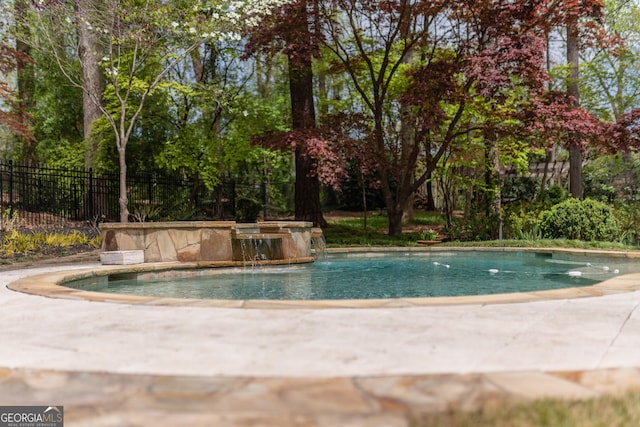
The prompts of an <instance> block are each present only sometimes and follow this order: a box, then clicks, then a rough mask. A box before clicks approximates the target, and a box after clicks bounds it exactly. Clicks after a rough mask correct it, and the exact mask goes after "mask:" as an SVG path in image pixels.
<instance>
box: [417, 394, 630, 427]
mask: <svg viewBox="0 0 640 427" xmlns="http://www.w3.org/2000/svg"><path fill="white" fill-rule="evenodd" d="M639 425H640V392H629V393H625V394H623V395H619V396H612V395H608V396H603V397H599V398H595V399H588V400H580V401H564V400H556V399H543V400H538V401H534V402H528V403H519V404H507V405H501V406H499V407H496V408H493V409H488V410H480V411H475V412H452V413H448V414H440V415H434V416H429V417H425V418H424V419H421V420H417V421H415V422H414V423H412V427H427V426H429V427H531V426H536V427H576V426H580V427H614V426H617V427H627V426H629V427H631V426H639Z"/></svg>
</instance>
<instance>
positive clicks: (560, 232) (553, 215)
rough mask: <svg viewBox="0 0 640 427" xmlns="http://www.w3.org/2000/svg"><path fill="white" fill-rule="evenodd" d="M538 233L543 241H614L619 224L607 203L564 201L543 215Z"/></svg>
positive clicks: (587, 200)
mask: <svg viewBox="0 0 640 427" xmlns="http://www.w3.org/2000/svg"><path fill="white" fill-rule="evenodd" d="M540 230H541V231H542V234H543V236H544V237H546V238H552V239H558V238H566V239H578V240H586V241H593V240H600V241H613V240H616V239H617V237H618V233H619V226H618V221H617V220H616V218H615V216H614V213H613V209H611V207H610V206H609V205H607V204H606V203H603V202H600V201H597V200H592V199H585V200H579V199H567V200H565V201H564V202H562V203H559V204H557V205H555V206H553V207H552V208H551V209H550V210H547V211H544V212H543V213H542V217H541V220H540Z"/></svg>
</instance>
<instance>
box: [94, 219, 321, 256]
mask: <svg viewBox="0 0 640 427" xmlns="http://www.w3.org/2000/svg"><path fill="white" fill-rule="evenodd" d="M312 225H313V224H312V223H310V222H304V221H265V222H258V223H253V224H243V223H236V222H235V221H184V222H183V221H176V222H143V223H126V224H122V223H105V224H101V226H100V230H101V234H102V248H101V251H102V252H103V254H105V253H119V252H120V253H121V252H122V251H142V252H143V254H144V262H171V261H181V262H197V261H247V259H243V258H242V257H243V256H246V254H245V255H243V254H241V253H240V251H239V250H238V249H237V247H238V245H240V246H242V245H243V244H245V245H249V246H250V247H254V248H257V249H253V250H254V252H255V251H256V250H259V248H258V246H256V245H255V242H258V241H260V242H261V243H260V244H261V245H268V246H269V247H270V248H274V249H273V250H272V251H271V252H270V254H271V253H275V254H277V255H276V256H278V257H282V258H278V259H284V260H288V259H290V260H295V259H301V258H308V257H311V255H312V254H311V243H310V242H311V238H312V235H313V236H315V235H317V233H318V231H317V229H312ZM234 242H235V244H234ZM251 245H253V246H251ZM234 247H236V249H235V250H234ZM276 247H277V248H276ZM250 256H252V257H257V258H259V259H262V260H264V259H269V258H268V256H271V255H269V254H264V253H261V254H258V255H256V254H255V253H253V254H252V255H250Z"/></svg>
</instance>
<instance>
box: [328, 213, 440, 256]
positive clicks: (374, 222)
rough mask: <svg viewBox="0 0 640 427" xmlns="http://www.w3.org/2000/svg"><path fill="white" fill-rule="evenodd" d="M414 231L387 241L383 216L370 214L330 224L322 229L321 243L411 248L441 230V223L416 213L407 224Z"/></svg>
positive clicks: (429, 215) (433, 215) (386, 222)
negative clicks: (434, 229)
mask: <svg viewBox="0 0 640 427" xmlns="http://www.w3.org/2000/svg"><path fill="white" fill-rule="evenodd" d="M409 226H410V228H411V229H412V230H415V231H408V232H404V233H402V236H399V237H391V236H389V235H388V234H387V230H388V228H389V220H388V218H387V217H386V215H380V214H373V215H369V216H368V217H367V221H366V227H365V222H364V218H362V217H360V218H345V219H339V220H335V221H330V222H329V226H328V227H325V228H323V230H322V232H323V234H324V237H325V240H326V241H327V246H329V247H341V246H342V247H344V246H414V245H417V243H416V241H418V240H422V239H424V238H425V233H426V232H427V230H429V229H433V228H442V227H443V226H444V219H443V218H442V216H441V215H440V214H437V213H433V212H416V214H415V218H414V219H413V220H412V221H411V222H410V224H409Z"/></svg>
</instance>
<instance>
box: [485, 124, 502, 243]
mask: <svg viewBox="0 0 640 427" xmlns="http://www.w3.org/2000/svg"><path fill="white" fill-rule="evenodd" d="M484 133H485V184H486V202H487V206H486V210H487V217H488V218H489V219H490V221H489V224H492V223H493V219H495V220H497V222H498V223H497V227H498V228H497V229H495V228H492V229H491V230H490V234H491V238H492V239H502V200H501V194H500V169H499V168H500V161H499V157H498V138H497V136H496V133H495V130H494V129H493V128H491V127H489V128H488V129H485V132H484Z"/></svg>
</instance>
